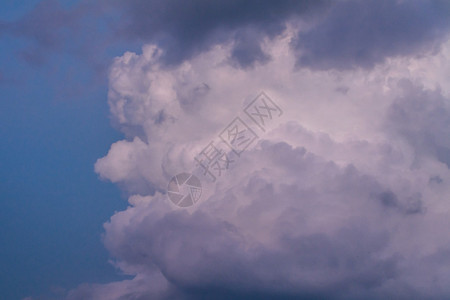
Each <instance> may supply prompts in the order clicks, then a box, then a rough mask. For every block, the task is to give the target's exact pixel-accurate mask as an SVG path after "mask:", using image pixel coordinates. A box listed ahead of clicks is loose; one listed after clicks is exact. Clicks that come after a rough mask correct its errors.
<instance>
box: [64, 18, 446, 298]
mask: <svg viewBox="0 0 450 300" xmlns="http://www.w3.org/2000/svg"><path fill="white" fill-rule="evenodd" d="M297 34H298V31H297V30H296V29H295V28H293V27H288V28H287V29H286V30H285V31H284V32H283V34H280V35H279V36H278V37H274V38H273V39H266V40H264V42H263V43H261V48H262V49H263V50H264V53H266V54H267V55H270V57H271V58H272V59H271V60H268V61H265V62H264V63H256V64H255V65H254V66H253V68H240V67H238V66H237V65H236V64H235V63H234V62H233V59H232V55H233V51H235V47H234V43H233V42H232V41H229V42H227V43H222V44H218V45H216V46H214V47H213V48H211V49H210V50H209V51H205V52H202V53H200V54H198V55H195V56H193V57H192V58H190V59H189V60H186V61H184V62H183V63H181V64H179V65H178V66H176V67H170V68H167V65H166V63H165V62H164V57H165V52H164V49H163V48H160V47H158V46H156V45H147V46H145V47H144V48H143V51H142V54H141V55H138V54H135V53H131V52H128V53H125V54H124V55H123V56H122V57H118V58H116V60H115V61H114V63H113V65H112V67H111V72H110V90H109V97H108V101H109V105H110V109H111V113H112V120H113V122H114V124H115V125H116V126H117V128H119V129H120V130H122V131H123V132H124V133H125V134H126V137H127V138H126V139H125V140H122V141H118V142H116V143H114V144H113V145H112V146H111V149H110V150H109V152H108V154H107V155H106V156H105V157H103V158H101V159H99V160H98V161H97V163H96V165H95V169H96V172H97V173H99V174H100V176H101V177H103V178H105V179H108V180H111V181H113V182H116V183H118V184H119V185H121V187H122V188H123V189H124V190H126V191H127V192H128V193H129V194H130V197H129V203H130V206H129V207H128V208H127V209H126V210H125V211H121V212H117V213H116V214H115V215H114V216H112V217H111V220H110V221H109V222H108V223H106V224H105V235H104V243H105V246H106V247H107V249H108V251H109V252H110V254H111V256H112V257H113V258H114V263H115V265H116V266H117V267H118V268H119V269H120V270H121V271H122V272H124V273H125V274H129V275H133V276H135V277H134V279H131V280H125V281H119V282H113V283H108V284H95V285H92V284H86V285H82V286H80V287H78V288H77V289H75V290H73V291H71V292H70V293H69V297H68V298H69V299H149V298H153V299H198V298H202V297H203V298H213V299H246V298H250V297H251V298H254V299H271V298H277V299H302V298H304V299H310V298H314V297H315V298H327V299H361V298H375V299H377V298H397V299H414V298H429V299H439V298H445V297H447V296H448V295H449V294H450V290H449V288H448V287H449V286H450V284H449V282H448V278H450V277H449V276H448V275H449V274H448V270H449V268H448V262H449V256H448V253H449V251H450V250H449V248H448V244H449V242H450V238H449V236H448V234H447V230H446V228H448V226H449V225H450V224H449V220H450V218H449V217H448V214H449V205H448V199H447V198H446V195H448V194H449V192H450V190H449V187H448V185H446V184H445V183H447V182H449V180H450V169H449V167H448V161H447V158H448V157H447V156H445V153H446V152H445V151H447V150H448V149H449V144H448V140H449V138H448V128H449V126H448V125H449V124H448V120H449V117H450V111H449V110H448V103H449V91H448V90H447V89H446V88H443V89H439V88H436V87H432V86H433V84H436V83H445V82H447V80H448V79H447V78H446V77H445V76H444V75H442V74H445V73H442V72H438V73H434V70H436V68H437V69H439V64H438V63H437V62H445V63H446V64H444V65H443V64H441V68H444V67H445V66H446V65H448V59H449V58H450V55H449V54H450V52H449V51H448V48H449V45H448V43H446V44H444V45H443V47H442V48H441V50H440V52H439V53H437V54H435V55H434V56H425V57H416V58H410V57H407V58H405V57H399V58H392V59H389V60H388V61H386V62H385V63H380V64H378V65H377V66H374V68H373V69H371V70H364V69H359V70H346V71H333V72H328V71H311V70H308V69H296V68H295V63H296V61H297V57H296V53H295V51H294V50H293V49H292V47H291V41H292V39H293V37H295V36H296V35H297ZM430 72H431V73H433V74H435V77H434V80H433V81H432V82H431V81H430V79H429V77H427V76H426V74H429V73H430ZM436 74H438V75H436ZM423 78H428V81H427V82H426V83H425V82H424V83H423V84H422V79H423ZM443 87H444V86H443ZM261 90H264V91H265V92H266V93H267V94H268V95H270V97H272V98H273V99H274V101H276V102H277V103H278V104H279V105H280V106H281V107H282V108H283V111H284V113H283V116H282V119H281V120H280V122H279V123H278V124H277V125H274V126H273V127H272V128H271V129H270V130H269V131H268V132H266V133H262V132H261V131H259V132H258V133H259V135H260V138H259V140H258V143H257V144H255V145H254V146H253V147H251V148H249V149H248V150H247V151H245V152H244V153H243V154H242V155H241V157H239V159H238V160H237V161H236V162H235V163H234V164H232V166H231V167H230V169H229V170H227V171H226V172H225V173H224V174H222V176H220V178H218V181H217V183H216V184H214V185H208V184H206V180H207V179H206V178H203V177H201V180H202V182H203V183H205V186H204V187H205V189H204V192H205V193H204V197H203V198H202V200H201V201H200V202H199V203H197V204H196V205H195V206H193V207H192V208H190V209H176V208H174V207H173V206H172V205H171V202H170V201H169V200H168V199H167V197H166V195H165V194H164V193H165V188H166V185H167V183H168V181H169V180H170V178H171V176H173V175H175V174H177V173H178V172H182V171H188V172H189V171H190V170H192V169H194V168H195V161H194V156H195V155H196V154H197V153H199V152H200V151H201V150H202V148H204V147H205V146H206V145H207V144H208V142H210V141H211V140H214V138H216V137H217V135H218V134H219V133H220V132H221V130H222V129H223V128H224V127H225V126H226V125H227V124H228V123H229V122H230V121H231V120H232V119H233V118H234V117H235V116H236V115H239V114H241V113H242V109H243V107H245V105H246V104H248V103H249V102H250V101H251V100H252V99H253V97H254V96H256V94H257V93H258V92H259V91H261ZM342 91H345V92H342ZM255 130H256V129H255ZM442 149H444V150H442ZM440 151H441V152H440ZM442 151H444V152H442ZM442 153H444V155H443V154H442Z"/></svg>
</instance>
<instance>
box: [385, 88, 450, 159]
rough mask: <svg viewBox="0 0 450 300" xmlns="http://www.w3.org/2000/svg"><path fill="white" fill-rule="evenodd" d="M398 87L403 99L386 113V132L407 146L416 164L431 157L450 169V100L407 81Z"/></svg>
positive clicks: (397, 100)
mask: <svg viewBox="0 0 450 300" xmlns="http://www.w3.org/2000/svg"><path fill="white" fill-rule="evenodd" d="M400 86H401V87H402V89H403V91H404V92H403V93H404V95H403V96H402V97H399V98H398V99H396V101H395V102H394V103H393V104H392V106H391V107H390V109H389V111H388V115H387V117H388V120H387V121H388V122H387V130H390V131H391V132H392V133H395V134H397V136H400V137H401V138H403V139H405V140H406V141H407V142H408V143H410V144H411V145H412V146H413V147H414V149H415V152H416V155H417V159H418V160H420V158H421V157H422V156H423V155H426V156H433V157H435V158H436V159H438V160H439V161H441V162H443V163H445V164H446V165H447V166H448V167H450V138H449V137H450V105H449V103H450V102H449V101H450V100H449V99H448V98H445V97H444V96H443V95H442V93H441V91H439V90H424V89H423V87H420V86H417V85H414V84H413V83H412V82H411V81H408V80H404V81H401V82H400ZM418 162H419V161H418Z"/></svg>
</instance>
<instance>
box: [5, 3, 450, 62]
mask: <svg viewBox="0 0 450 300" xmlns="http://www.w3.org/2000/svg"><path fill="white" fill-rule="evenodd" d="M300 19H301V20H303V21H305V23H304V24H308V25H307V26H303V27H304V28H300V29H301V31H300V34H299V36H298V37H297V39H296V40H295V41H294V42H293V44H292V46H293V47H295V48H296V49H297V51H298V53H297V55H298V65H299V66H302V67H309V68H313V69H332V68H335V69H341V70H342V69H350V68H354V67H363V68H371V67H373V66H374V65H375V64H377V63H380V62H383V61H384V59H385V58H386V57H391V56H401V55H416V54H422V53H426V52H430V51H433V50H435V49H437V48H438V46H439V45H440V42H441V41H442V40H443V37H444V36H445V35H446V33H447V32H448V28H449V23H450V21H449V19H450V4H448V2H444V1H404V2H403V1H387V0H381V1H375V0H371V1H337V2H330V1H326V0H320V1H311V0H303V1H294V0H282V1H269V0H264V1H257V0H250V1H237V0H232V1H226V0H219V1H200V0H191V1H182V0H168V1H142V0H133V1H123V2H113V4H112V3H111V2H107V1H104V2H101V3H96V4H92V3H88V2H81V3H79V4H77V5H74V6H73V7H71V8H70V9H64V8H62V7H61V5H60V4H59V2H57V1H52V0H50V1H43V2H41V3H39V4H38V5H37V6H36V7H35V9H34V10H33V11H31V12H30V13H28V14H27V15H25V16H24V17H23V18H22V19H20V20H18V21H16V22H12V23H7V24H6V25H1V24H0V33H1V31H2V27H4V29H3V31H6V32H9V33H12V34H14V35H16V36H20V37H25V38H28V39H30V40H31V41H33V43H34V46H32V47H31V48H29V49H25V50H23V51H21V52H20V56H21V57H22V58H23V59H25V60H26V61H28V62H30V63H32V64H42V62H43V61H44V58H45V56H46V55H48V54H47V53H46V52H47V50H52V51H53V50H59V51H61V49H64V50H65V51H69V52H77V53H79V54H80V55H82V56H84V57H85V58H86V59H88V60H89V61H90V63H92V64H96V63H97V64H98V63H100V61H101V59H100V58H96V59H94V58H93V57H95V56H96V51H98V50H99V49H98V48H102V47H103V48H104V47H105V44H108V45H114V44H117V43H121V42H124V41H128V42H133V43H135V42H137V41H139V42H146V43H147V42H151V43H156V44H158V45H159V46H160V47H162V48H163V49H164V50H165V53H164V56H163V57H162V59H164V61H165V62H166V63H168V64H169V65H170V64H178V63H180V62H182V61H184V60H185V59H189V58H191V57H193V56H195V55H196V54H198V53H201V52H203V51H206V50H208V49H210V48H211V47H212V46H213V45H216V44H219V43H223V42H233V45H234V50H233V51H232V53H231V62H232V63H235V64H237V65H238V66H241V67H243V68H246V67H250V66H252V65H254V64H255V62H261V63H264V62H266V61H267V60H269V59H270V57H269V55H268V54H266V53H264V51H263V50H262V49H261V42H262V40H263V39H264V38H273V37H275V36H277V35H279V34H280V33H282V32H283V30H284V29H285V28H286V24H287V22H289V21H291V20H300ZM83 24H84V25H83ZM297 24H298V23H297ZM102 28H103V29H102ZM69 39H70V42H68V41H69ZM68 44H69V45H72V46H71V48H72V49H69V50H68V49H66V48H67V45H68ZM87 45H89V46H90V47H86V46H87ZM91 48H92V49H91ZM97 55H98V54H97Z"/></svg>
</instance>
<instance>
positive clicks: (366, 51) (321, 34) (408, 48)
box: [293, 0, 450, 70]
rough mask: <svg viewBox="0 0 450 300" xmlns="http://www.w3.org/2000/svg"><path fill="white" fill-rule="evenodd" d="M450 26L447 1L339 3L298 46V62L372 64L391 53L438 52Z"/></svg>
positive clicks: (300, 38) (346, 66)
mask: <svg viewBox="0 0 450 300" xmlns="http://www.w3.org/2000/svg"><path fill="white" fill-rule="evenodd" d="M449 24H450V3H449V2H446V1H416V0H413V1H391V0H369V1H339V2H337V3H335V4H334V6H333V8H332V9H330V10H329V11H328V13H327V14H326V15H324V16H323V17H322V21H321V22H319V23H318V24H317V26H315V27H313V28H312V29H311V30H309V31H306V32H302V33H300V34H299V36H298V38H297V40H296V41H295V42H294V44H293V45H294V47H295V48H296V49H297V50H298V51H299V57H298V65H299V66H303V67H309V68H313V69H333V68H334V69H340V70H344V69H351V68H354V67H362V68H371V67H373V66H374V65H375V64H377V63H380V62H383V61H384V59H385V58H387V57H392V56H402V55H416V54H423V53H429V52H431V51H433V50H437V48H438V46H439V45H440V43H441V42H442V41H443V40H444V37H445V35H446V34H447V33H448V29H449Z"/></svg>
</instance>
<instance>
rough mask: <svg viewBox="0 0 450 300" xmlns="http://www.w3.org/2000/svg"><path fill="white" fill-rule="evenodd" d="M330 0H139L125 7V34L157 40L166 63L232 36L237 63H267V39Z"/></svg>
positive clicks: (188, 56)
mask: <svg viewBox="0 0 450 300" xmlns="http://www.w3.org/2000/svg"><path fill="white" fill-rule="evenodd" d="M328 2H329V1H308V0H304V1H293V0H282V1H270V0H264V1H257V0H250V1H236V0H232V1H229V0H219V1H180V0H169V1H141V0H134V1H128V2H124V3H122V4H121V5H122V8H123V10H124V11H125V12H126V16H127V17H128V23H127V26H126V27H125V30H124V31H122V34H124V35H126V36H131V37H134V38H139V39H142V40H147V41H155V40H156V41H158V44H160V46H162V47H163V48H164V49H165V50H166V51H167V53H166V56H165V60H166V62H169V63H179V62H180V61H182V60H184V59H187V58H190V57H191V56H193V55H195V54H197V53H199V52H201V51H204V50H207V49H209V48H210V47H211V46H212V45H214V44H217V43H220V42H224V41H226V40H228V39H230V38H235V39H236V47H235V49H234V51H233V57H232V58H233V59H234V60H235V61H236V62H238V63H239V64H240V65H241V66H244V67H246V66H249V65H251V64H253V63H254V62H255V61H265V60H267V59H268V57H267V55H266V54H264V53H263V51H262V50H261V48H260V42H261V40H262V38H263V37H274V36H276V35H278V34H280V33H281V32H282V31H283V29H284V28H285V23H286V21H287V20H288V19H290V18H292V17H295V16H300V15H306V14H308V15H311V14H313V13H314V12H317V11H318V10H321V9H323V8H325V7H327V6H328Z"/></svg>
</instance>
